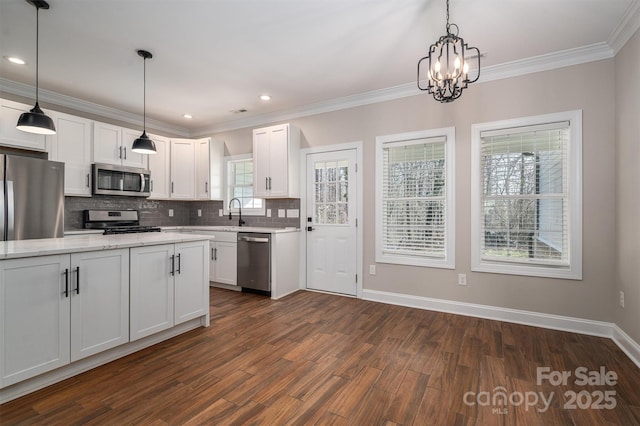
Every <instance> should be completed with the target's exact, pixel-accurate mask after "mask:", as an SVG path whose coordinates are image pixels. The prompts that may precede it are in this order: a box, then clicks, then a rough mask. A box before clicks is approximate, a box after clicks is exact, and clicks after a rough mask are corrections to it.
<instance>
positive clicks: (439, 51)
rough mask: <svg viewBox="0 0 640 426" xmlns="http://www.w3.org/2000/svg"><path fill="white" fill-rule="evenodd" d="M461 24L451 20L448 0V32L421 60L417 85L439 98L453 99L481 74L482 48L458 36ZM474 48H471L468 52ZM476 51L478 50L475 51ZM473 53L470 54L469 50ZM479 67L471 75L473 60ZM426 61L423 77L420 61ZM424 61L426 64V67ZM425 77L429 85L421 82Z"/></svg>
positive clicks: (445, 100) (442, 100) (441, 100)
mask: <svg viewBox="0 0 640 426" xmlns="http://www.w3.org/2000/svg"><path fill="white" fill-rule="evenodd" d="M458 32H459V28H458V26H457V25H456V24H450V23H449V0H447V33H446V34H445V35H443V36H441V37H440V39H438V41H437V42H435V43H434V44H432V45H431V47H429V55H428V56H425V57H424V58H422V59H420V60H419V61H418V88H419V89H420V90H426V91H427V92H429V93H431V94H432V95H433V98H434V99H435V100H436V101H440V102H443V103H444V102H453V101H454V100H455V99H458V98H459V97H460V95H462V90H463V89H466V88H467V86H468V85H469V83H475V82H476V81H477V80H478V78H480V50H478V48H477V47H469V45H468V44H467V43H465V42H464V40H463V39H462V37H458ZM469 51H471V52H469ZM474 52H475V53H474ZM469 53H471V55H470V54H469ZM476 60H477V66H475V67H473V68H474V69H476V70H477V75H475V78H473V79H470V78H469V69H470V66H469V65H470V64H469V62H470V61H473V64H472V65H475V63H476ZM423 61H427V62H426V64H424V65H427V66H428V68H427V71H426V76H424V78H423V79H422V81H421V78H420V76H421V75H422V74H421V73H420V70H421V68H420V65H421V64H422V62H423ZM424 65H423V67H424ZM425 80H426V82H427V86H426V87H425V86H424V85H423V84H422V83H423V82H424V81H425Z"/></svg>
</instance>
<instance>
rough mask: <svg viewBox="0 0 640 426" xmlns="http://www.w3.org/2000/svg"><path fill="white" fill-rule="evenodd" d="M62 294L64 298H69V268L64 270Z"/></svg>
mask: <svg viewBox="0 0 640 426" xmlns="http://www.w3.org/2000/svg"><path fill="white" fill-rule="evenodd" d="M62 294H64V297H69V268H65V270H64V291H63V292H62Z"/></svg>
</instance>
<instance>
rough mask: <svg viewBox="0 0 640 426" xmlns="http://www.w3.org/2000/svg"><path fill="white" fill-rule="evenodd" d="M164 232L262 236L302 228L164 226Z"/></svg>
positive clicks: (295, 230) (297, 230) (296, 230)
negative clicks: (234, 233) (232, 233)
mask: <svg viewBox="0 0 640 426" xmlns="http://www.w3.org/2000/svg"><path fill="white" fill-rule="evenodd" d="M161 228H162V231H163V232H171V231H177V232H185V231H186V232H189V233H196V232H198V231H224V232H259V233H262V234H281V233H284V232H299V231H300V228H267V227H257V226H162V227H161Z"/></svg>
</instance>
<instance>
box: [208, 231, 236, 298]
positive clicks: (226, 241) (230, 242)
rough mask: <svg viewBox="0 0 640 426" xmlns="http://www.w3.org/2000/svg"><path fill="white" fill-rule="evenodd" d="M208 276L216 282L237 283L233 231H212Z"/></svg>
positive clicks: (234, 235) (234, 234) (234, 236)
mask: <svg viewBox="0 0 640 426" xmlns="http://www.w3.org/2000/svg"><path fill="white" fill-rule="evenodd" d="M213 235H214V239H212V240H211V242H210V243H211V255H210V260H209V278H210V280H211V281H215V282H217V283H222V284H228V285H238V279H237V278H238V271H237V267H238V241H237V234H236V233H235V232H213Z"/></svg>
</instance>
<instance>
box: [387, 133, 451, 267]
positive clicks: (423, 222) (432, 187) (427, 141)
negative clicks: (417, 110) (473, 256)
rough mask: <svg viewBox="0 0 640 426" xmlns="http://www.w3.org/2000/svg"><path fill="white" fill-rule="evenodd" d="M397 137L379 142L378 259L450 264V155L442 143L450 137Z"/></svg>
mask: <svg viewBox="0 0 640 426" xmlns="http://www.w3.org/2000/svg"><path fill="white" fill-rule="evenodd" d="M396 136H397V137H396V138H395V139H392V140H388V141H386V142H380V141H379V149H378V156H379V161H378V163H379V167H378V169H379V170H377V171H376V173H377V174H378V175H379V176H378V177H379V179H378V181H379V183H378V191H377V194H379V196H380V200H379V209H378V210H379V211H378V216H379V220H378V222H379V224H377V225H378V228H379V230H378V232H377V238H376V240H379V244H378V247H377V261H381V262H384V261H386V262H390V263H403V264H414V265H420V266H443V267H445V266H450V265H451V264H452V262H453V259H452V257H453V254H452V252H451V250H450V249H451V247H449V245H451V246H452V245H453V243H452V242H450V238H448V237H449V232H448V227H449V226H451V225H452V224H453V220H451V225H450V223H449V218H450V217H452V213H453V211H451V212H449V209H451V210H453V205H452V203H450V202H449V200H451V198H452V197H450V196H449V195H450V194H449V193H450V192H451V189H450V182H449V176H450V173H449V172H448V168H450V165H449V164H448V163H449V161H450V158H452V156H451V157H450V156H449V155H448V149H447V148H448V147H447V145H448V144H453V138H452V137H450V138H447V135H444V134H439V135H437V136H436V135H431V136H426V135H425V137H419V138H412V139H404V138H403V135H396ZM411 136H417V135H415V134H412V135H411ZM450 204H451V205H450ZM450 213H451V214H450Z"/></svg>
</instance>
